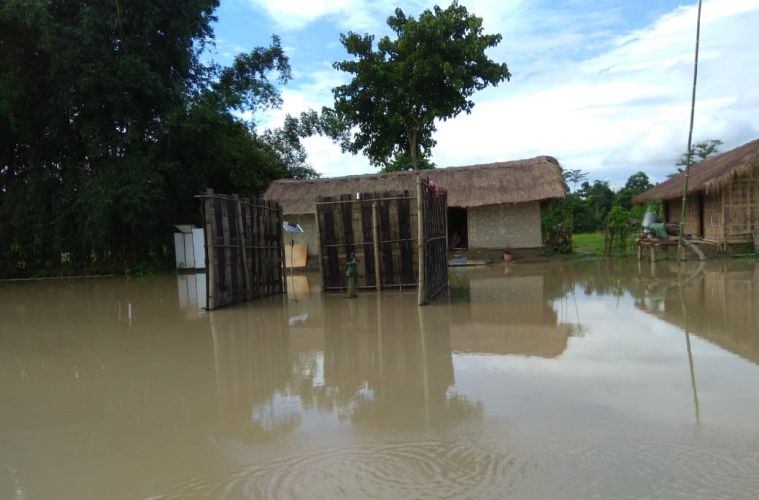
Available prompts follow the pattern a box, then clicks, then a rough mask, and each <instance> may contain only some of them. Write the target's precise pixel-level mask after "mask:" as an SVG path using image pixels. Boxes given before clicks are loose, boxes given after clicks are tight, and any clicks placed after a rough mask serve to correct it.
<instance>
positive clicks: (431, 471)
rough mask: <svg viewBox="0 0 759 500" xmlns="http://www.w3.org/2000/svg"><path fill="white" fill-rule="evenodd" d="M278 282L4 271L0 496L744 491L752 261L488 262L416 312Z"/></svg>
mask: <svg viewBox="0 0 759 500" xmlns="http://www.w3.org/2000/svg"><path fill="white" fill-rule="evenodd" d="M296 278H299V279H298V283H292V285H293V286H292V287H290V288H291V290H293V291H295V294H294V295H292V294H291V295H290V296H287V295H282V296H277V297H269V298H266V299H263V300H260V301H256V302H252V303H249V304H241V305H239V306H235V307H230V308H226V309H220V310H218V311H213V312H211V313H198V312H197V309H196V308H195V304H194V303H193V302H192V296H193V293H192V285H191V284H189V283H188V282H187V279H189V277H188V278H186V279H183V280H178V279H177V278H175V277H170V278H167V279H147V280H133V279H127V280H124V279H111V280H87V281H78V282H75V281H63V282H40V283H28V284H14V285H12V286H9V285H6V284H0V318H2V319H1V321H2V327H1V328H0V401H2V402H3V406H2V411H0V498H14V496H16V497H17V496H19V495H23V496H24V497H25V498H153V497H155V496H156V495H158V497H159V498H251V497H253V498H292V497H296V498H297V497H314V498H333V497H335V496H340V493H339V492H342V494H343V496H347V497H362V498H363V497H375V498H410V497H424V496H432V497H436V498H437V497H441V498H442V497H446V496H448V497H457V498H458V497H467V496H468V497H473V498H494V497H501V496H503V495H504V494H506V493H508V494H509V495H510V496H512V497H516V498H535V497H541V498H560V497H566V496H573V497H576V498H590V497H594V496H596V497H601V498H619V497H662V496H671V497H678V496H680V497H683V498H693V497H699V495H700V496H701V497H702V498H710V497H715V496H719V495H723V496H733V497H746V496H747V495H749V494H751V493H753V492H754V491H757V489H758V488H759V483H757V481H759V479H757V476H756V474H755V472H756V470H759V427H758V426H757V422H756V414H757V413H759V401H758V400H757V398H755V397H754V396H755V392H756V391H755V389H756V383H757V382H759V332H757V329H756V325H757V324H759V307H758V306H759V290H758V289H757V288H758V287H759V263H756V262H726V263H714V262H711V263H708V264H707V265H705V266H703V267H698V264H697V263H693V264H688V266H687V267H686V269H685V272H682V271H681V269H680V268H679V267H678V266H677V265H676V264H674V263H666V262H659V263H657V264H656V265H655V266H653V267H651V266H650V265H648V264H647V263H646V264H644V265H642V266H639V265H638V263H637V262H627V261H595V262H569V263H561V264H557V263H551V264H548V265H545V266H539V265H536V266H509V267H505V266H493V267H490V268H484V269H478V270H465V271H461V272H457V273H455V274H453V275H452V280H451V282H452V285H453V286H452V287H451V290H450V294H449V296H448V297H444V298H443V299H442V300H441V301H439V302H437V303H436V304H433V305H431V306H428V307H424V308H421V309H420V308H417V307H416V305H415V294H414V293H413V292H412V293H399V292H397V291H387V292H384V293H382V294H381V295H376V294H374V293H363V294H361V296H360V297H359V298H358V299H354V300H348V299H345V298H344V297H343V296H342V295H332V294H328V295H325V294H322V293H321V290H320V289H319V287H318V285H316V283H318V279H311V280H305V277H303V276H299V277H296ZM301 278H303V279H301ZM178 284H179V286H180V287H179V288H177V285H178ZM182 287H184V288H182ZM182 290H184V292H183V291H182ZM195 296H196V297H197V288H196V289H195ZM296 299H297V300H296ZM694 421H700V424H699V425H697V426H696V425H693V423H694ZM178 457H181V459H178ZM589 477H592V478H595V479H594V481H588V480H587V478H589ZM72 478H77V479H76V481H73V480H72ZM62 491H63V492H64V493H63V494H61V492H62ZM19 492H20V493H19ZM336 492H338V493H336Z"/></svg>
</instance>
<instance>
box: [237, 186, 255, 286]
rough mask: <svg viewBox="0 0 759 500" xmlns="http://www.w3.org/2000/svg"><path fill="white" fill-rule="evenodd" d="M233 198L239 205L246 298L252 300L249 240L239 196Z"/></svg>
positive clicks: (238, 226) (238, 220)
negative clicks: (246, 234) (246, 236)
mask: <svg viewBox="0 0 759 500" xmlns="http://www.w3.org/2000/svg"><path fill="white" fill-rule="evenodd" d="M232 197H233V198H234V200H235V205H237V217H236V218H237V234H238V238H239V243H240V251H241V252H242V269H243V273H245V276H244V277H245V279H244V281H243V283H244V284H245V298H246V299H247V300H250V299H251V297H252V295H253V293H252V290H251V288H250V266H249V264H248V248H247V247H248V245H247V238H245V225H244V224H243V220H242V203H240V197H239V196H238V195H236V194H234V195H232Z"/></svg>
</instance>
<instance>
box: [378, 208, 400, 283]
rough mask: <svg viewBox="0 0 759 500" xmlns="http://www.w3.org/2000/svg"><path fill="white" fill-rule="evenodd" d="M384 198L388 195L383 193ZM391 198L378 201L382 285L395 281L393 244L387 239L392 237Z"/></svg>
mask: <svg viewBox="0 0 759 500" xmlns="http://www.w3.org/2000/svg"><path fill="white" fill-rule="evenodd" d="M385 197H386V198H389V196H387V195H385ZM391 201H392V200H385V201H380V202H379V222H380V227H379V230H380V249H381V253H382V255H381V257H382V271H381V275H382V285H383V286H386V285H389V286H392V285H394V284H395V283H396V280H395V270H394V268H393V244H392V243H389V241H388V240H391V239H392V235H391V232H390V231H391V229H390V203H391Z"/></svg>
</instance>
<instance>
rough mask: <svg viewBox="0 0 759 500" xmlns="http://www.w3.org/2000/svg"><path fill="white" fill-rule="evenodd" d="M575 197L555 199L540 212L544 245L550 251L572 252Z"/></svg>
mask: <svg viewBox="0 0 759 500" xmlns="http://www.w3.org/2000/svg"><path fill="white" fill-rule="evenodd" d="M573 205H574V202H573V198H572V197H571V196H569V197H567V198H564V199H562V200H554V201H552V202H551V203H549V204H548V205H547V206H545V207H543V209H542V210H541V212H540V216H541V227H542V231H543V246H544V247H545V248H546V250H548V251H549V252H554V253H572V233H573V232H574V227H573V226H574V221H573V217H574V214H573Z"/></svg>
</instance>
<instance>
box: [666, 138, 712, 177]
mask: <svg viewBox="0 0 759 500" xmlns="http://www.w3.org/2000/svg"><path fill="white" fill-rule="evenodd" d="M722 144H724V142H722V141H721V140H720V139H708V140H706V141H701V142H697V143H696V144H694V145H693V146H691V148H690V151H686V152H685V153H683V154H682V155H680V159H679V160H677V163H676V165H677V167H678V168H677V172H675V173H673V174H670V175H669V177H672V176H673V175H677V174H678V173H680V172H682V171H683V170H684V167H685V166H686V165H691V166H693V165H696V164H698V163H701V162H702V161H704V160H705V159H707V158H709V157H710V156H714V155H716V154H717V153H719V148H720V146H722Z"/></svg>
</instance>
